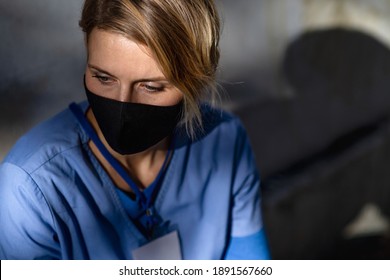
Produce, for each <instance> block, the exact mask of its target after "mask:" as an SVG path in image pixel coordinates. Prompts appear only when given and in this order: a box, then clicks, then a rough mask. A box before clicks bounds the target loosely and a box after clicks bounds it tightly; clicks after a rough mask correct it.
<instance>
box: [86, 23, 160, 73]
mask: <svg viewBox="0 0 390 280" xmlns="http://www.w3.org/2000/svg"><path fill="white" fill-rule="evenodd" d="M87 50H88V63H90V64H93V65H96V66H98V67H100V68H103V69H104V70H106V71H108V72H110V73H113V74H115V75H118V76H119V75H126V73H127V74H137V75H160V76H162V72H161V70H160V67H159V64H158V63H157V61H156V60H155V59H154V57H153V56H152V54H151V51H150V49H149V48H148V47H146V46H145V45H141V44H139V43H137V42H135V41H133V40H130V39H129V38H127V37H125V36H123V35H121V34H119V33H116V32H112V31H106V30H102V29H97V28H95V29H94V30H93V31H92V32H91V34H90V35H89V37H88V46H87Z"/></svg>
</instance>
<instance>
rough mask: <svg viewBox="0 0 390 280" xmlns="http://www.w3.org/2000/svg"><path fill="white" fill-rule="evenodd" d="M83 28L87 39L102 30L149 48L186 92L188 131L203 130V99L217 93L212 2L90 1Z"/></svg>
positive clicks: (216, 24)
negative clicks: (200, 106)
mask: <svg viewBox="0 0 390 280" xmlns="http://www.w3.org/2000/svg"><path fill="white" fill-rule="evenodd" d="M80 27H81V28H82V29H83V31H84V32H85V33H86V39H87V42H88V37H89V34H90V33H91V32H92V30H93V29H94V28H100V29H104V30H107V31H112V32H117V33H120V34H122V35H124V36H126V37H128V38H129V39H131V40H134V41H137V42H138V43H140V44H143V45H146V46H147V47H148V48H150V50H151V52H152V53H153V55H154V56H155V59H156V60H157V62H158V63H159V65H160V67H161V71H162V72H163V74H164V75H165V77H166V78H167V79H168V80H170V81H171V82H172V83H173V84H174V85H175V86H176V87H177V88H178V89H179V90H181V92H182V93H183V95H184V112H183V118H182V123H183V124H184V125H185V126H186V129H187V132H188V133H189V135H191V136H195V134H196V132H197V131H198V130H199V129H202V117H201V112H200V109H199V105H200V102H201V101H204V100H205V99H206V97H209V96H211V98H214V97H215V96H216V95H217V90H216V70H217V67H218V62H219V38H220V20H219V16H218V13H217V10H216V6H215V4H214V1H213V0H86V1H85V3H84V8H83V11H82V17H81V20H80Z"/></svg>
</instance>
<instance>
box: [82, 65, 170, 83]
mask: <svg viewBox="0 0 390 280" xmlns="http://www.w3.org/2000/svg"><path fill="white" fill-rule="evenodd" d="M88 67H89V68H93V69H95V70H97V71H99V72H101V73H103V74H106V75H108V76H111V77H114V78H116V76H115V75H113V74H111V73H110V72H108V71H106V70H103V69H101V68H100V67H97V66H95V65H92V64H90V63H88ZM139 82H167V83H169V81H168V80H167V79H166V78H165V77H150V78H143V79H139V80H136V81H134V83H139Z"/></svg>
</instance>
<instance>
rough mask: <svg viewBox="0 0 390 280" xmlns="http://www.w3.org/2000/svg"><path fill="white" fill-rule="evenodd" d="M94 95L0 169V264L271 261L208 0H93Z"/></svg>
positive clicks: (88, 75)
mask: <svg viewBox="0 0 390 280" xmlns="http://www.w3.org/2000/svg"><path fill="white" fill-rule="evenodd" d="M80 26H81V27H82V29H83V31H84V32H85V42H86V47H87V54H88V60H87V66H86V71H85V76H84V85H85V91H86V96H87V99H88V102H83V103H81V104H71V105H70V107H69V108H68V109H67V110H65V111H63V112H61V113H60V114H58V115H57V116H55V117H54V118H52V119H50V120H48V121H46V122H44V123H42V124H40V125H39V126H37V127H36V128H34V129H32V131H30V132H29V133H27V134H26V135H25V136H24V137H22V138H21V139H20V140H19V141H18V143H17V144H16V145H15V147H14V148H13V149H12V150H11V152H10V153H9V155H8V156H7V157H6V158H5V160H4V162H3V163H2V165H1V167H0V197H1V203H0V224H1V225H2V230H1V233H0V257H1V258H2V259H181V258H183V259H223V258H225V259H240V258H244V259H258V258H267V256H268V255H267V247H266V243H265V239H264V232H263V227H262V221H261V213H260V197H259V177H258V173H257V170H256V166H255V162H254V159H253V155H252V151H251V148H250V146H249V143H248V139H247V136H246V133H245V131H244V129H243V128H242V126H241V124H240V122H239V121H238V120H237V118H235V117H234V116H232V115H230V114H227V113H225V112H221V111H218V110H216V109H212V108H211V107H210V106H207V105H205V103H204V102H203V101H204V100H205V99H206V98H207V97H210V95H211V93H214V92H215V72H216V69H217V64H218V59H219V48H218V40H219V31H220V30H219V29H220V26H219V19H218V15H217V11H216V9H215V5H214V3H213V1H212V0H193V1H188V0H165V1H161V0H137V1H136V0H100V1H96V0H86V1H85V3H84V8H83V12H82V18H81V20H80Z"/></svg>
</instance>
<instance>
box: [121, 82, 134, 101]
mask: <svg viewBox="0 0 390 280" xmlns="http://www.w3.org/2000/svg"><path fill="white" fill-rule="evenodd" d="M131 95H132V90H131V87H130V86H129V85H128V84H127V83H121V86H120V88H119V101H121V102H129V101H131Z"/></svg>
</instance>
